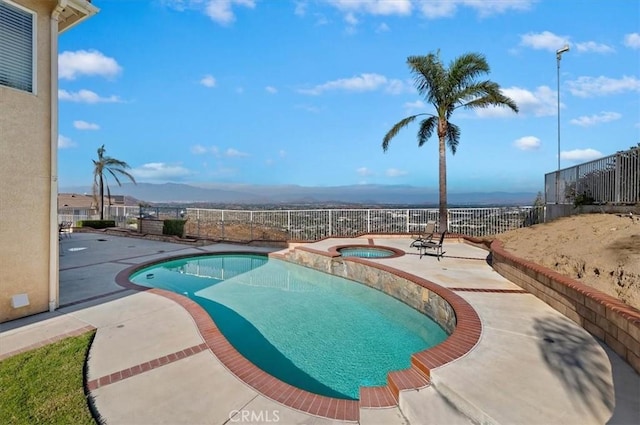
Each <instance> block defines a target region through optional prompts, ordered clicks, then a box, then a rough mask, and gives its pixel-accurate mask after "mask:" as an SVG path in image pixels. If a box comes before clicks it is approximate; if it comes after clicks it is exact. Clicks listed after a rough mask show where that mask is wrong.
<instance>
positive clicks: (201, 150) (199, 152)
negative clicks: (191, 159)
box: [189, 145, 209, 155]
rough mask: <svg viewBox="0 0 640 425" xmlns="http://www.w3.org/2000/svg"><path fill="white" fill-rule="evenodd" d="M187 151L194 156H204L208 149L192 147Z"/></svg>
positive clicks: (199, 146) (197, 146)
mask: <svg viewBox="0 0 640 425" xmlns="http://www.w3.org/2000/svg"><path fill="white" fill-rule="evenodd" d="M189 150H190V151H191V153H192V154H194V155H204V154H205V153H207V152H209V149H207V148H205V147H204V146H202V145H193V146H191V148H190V149H189Z"/></svg>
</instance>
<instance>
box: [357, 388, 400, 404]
mask: <svg viewBox="0 0 640 425" xmlns="http://www.w3.org/2000/svg"><path fill="white" fill-rule="evenodd" d="M397 405H398V399H397V398H396V397H394V395H393V394H392V393H391V389H390V388H389V386H388V385H382V386H379V387H360V408H363V407H364V408H376V407H395V406H397Z"/></svg>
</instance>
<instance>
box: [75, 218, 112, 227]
mask: <svg viewBox="0 0 640 425" xmlns="http://www.w3.org/2000/svg"><path fill="white" fill-rule="evenodd" d="M78 224H79V225H80V227H91V228H93V229H106V228H107V227H116V222H115V220H80V221H79V222H78Z"/></svg>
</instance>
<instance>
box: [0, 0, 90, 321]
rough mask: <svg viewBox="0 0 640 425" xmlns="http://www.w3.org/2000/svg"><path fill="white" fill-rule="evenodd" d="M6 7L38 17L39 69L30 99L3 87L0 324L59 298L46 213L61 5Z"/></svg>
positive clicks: (53, 173)
mask: <svg viewBox="0 0 640 425" xmlns="http://www.w3.org/2000/svg"><path fill="white" fill-rule="evenodd" d="M70 3H78V4H82V3H87V4H88V2H85V0H72V1H71V2H70ZM7 4H10V5H18V6H22V7H24V8H26V9H29V10H31V11H33V12H35V13H36V31H35V34H36V41H35V46H36V47H35V52H34V54H35V58H36V59H35V65H36V66H35V80H34V81H35V90H34V93H29V92H26V91H22V90H17V89H13V88H10V87H6V86H4V85H0V152H1V153H0V217H1V219H0V266H1V270H2V272H1V273H0V322H4V321H7V320H11V319H15V318H18V317H23V316H27V315H31V314H34V313H39V312H42V311H47V310H49V309H50V307H53V308H55V307H57V300H58V294H57V292H58V244H57V240H58V232H57V219H55V220H54V219H52V217H53V215H52V213H51V210H52V204H55V203H56V202H55V200H56V199H57V169H54V168H57V146H55V145H54V146H53V147H52V135H53V133H56V134H55V136H54V137H55V139H54V140H57V121H55V120H56V119H57V81H54V89H55V90H56V91H55V92H54V93H52V84H51V83H52V78H54V79H56V80H57V71H55V72H54V75H52V56H53V60H54V61H55V62H56V63H55V64H54V65H55V66H56V69H57V35H58V34H57V29H56V31H54V32H53V35H52V19H51V16H52V12H53V11H54V10H55V9H56V7H58V6H59V4H58V1H56V0H44V1H43V0H11V1H10V2H7ZM67 7H70V6H67ZM89 7H91V5H89ZM94 9H95V8H94ZM58 10H60V8H58ZM96 11H97V9H96ZM94 13H95V12H94ZM61 16H62V17H63V15H62V14H61ZM53 25H54V27H57V23H56V22H55V21H54V23H53ZM54 37H55V39H54ZM52 48H53V49H54V54H53V55H52ZM52 95H53V96H55V98H54V99H53V101H54V102H52ZM52 105H53V106H52ZM52 114H53V118H54V120H53V124H52ZM53 207H56V205H53ZM17 294H27V295H28V299H29V305H27V306H23V307H19V308H14V307H12V305H11V300H12V296H14V295H17ZM50 303H52V304H50Z"/></svg>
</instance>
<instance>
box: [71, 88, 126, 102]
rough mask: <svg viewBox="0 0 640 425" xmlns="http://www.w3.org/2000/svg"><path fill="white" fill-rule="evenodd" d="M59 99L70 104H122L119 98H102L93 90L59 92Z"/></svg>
mask: <svg viewBox="0 0 640 425" xmlns="http://www.w3.org/2000/svg"><path fill="white" fill-rule="evenodd" d="M58 99H59V100H66V101H69V102H78V103H116V102H120V98H119V97H118V96H109V97H100V96H99V95H98V94H96V93H95V92H92V91H91V90H80V91H77V92H68V91H66V90H58Z"/></svg>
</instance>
